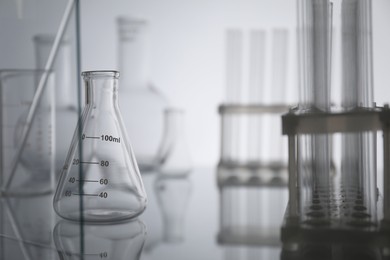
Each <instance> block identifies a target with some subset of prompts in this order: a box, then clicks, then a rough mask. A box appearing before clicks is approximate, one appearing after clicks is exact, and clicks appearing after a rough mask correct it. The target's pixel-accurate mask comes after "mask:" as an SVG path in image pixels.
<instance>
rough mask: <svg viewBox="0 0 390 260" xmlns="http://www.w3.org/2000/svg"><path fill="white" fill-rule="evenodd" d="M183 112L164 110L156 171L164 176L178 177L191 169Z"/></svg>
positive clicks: (174, 109)
mask: <svg viewBox="0 0 390 260" xmlns="http://www.w3.org/2000/svg"><path fill="white" fill-rule="evenodd" d="M184 115H185V114H184V111H183V110H181V109H176V108H170V109H166V110H165V113H164V116H165V119H164V122H165V123H164V139H163V140H162V143H161V145H160V148H159V153H158V158H159V161H158V171H159V172H160V173H161V174H164V175H171V176H180V175H186V174H188V173H189V172H190V171H191V169H192V164H191V158H190V154H189V149H188V146H187V140H186V135H185V127H184V126H185V125H184Z"/></svg>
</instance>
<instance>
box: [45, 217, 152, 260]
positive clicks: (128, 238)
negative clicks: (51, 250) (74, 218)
mask: <svg viewBox="0 0 390 260" xmlns="http://www.w3.org/2000/svg"><path fill="white" fill-rule="evenodd" d="M146 237H147V234H146V227H145V224H144V223H143V222H142V221H141V220H139V219H133V220H130V221H121V222H118V223H117V222H115V223H111V224H110V223H108V224H105V225H101V224H96V223H83V224H80V223H75V222H70V221H64V220H63V221H60V222H58V223H57V225H56V227H55V228H54V231H53V239H54V243H55V245H56V248H57V251H58V254H59V256H60V259H107V260H139V259H140V256H141V252H142V248H143V246H144V243H145V239H146Z"/></svg>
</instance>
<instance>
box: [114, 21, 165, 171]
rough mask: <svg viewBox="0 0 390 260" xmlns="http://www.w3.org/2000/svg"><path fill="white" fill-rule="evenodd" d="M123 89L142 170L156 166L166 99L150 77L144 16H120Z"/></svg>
mask: <svg viewBox="0 0 390 260" xmlns="http://www.w3.org/2000/svg"><path fill="white" fill-rule="evenodd" d="M117 22H118V35H119V55H118V58H119V67H120V71H121V74H122V78H123V80H122V86H123V87H122V88H121V90H120V94H121V100H122V101H123V102H122V109H123V111H126V113H125V114H124V117H123V119H124V122H125V125H126V127H127V129H128V131H129V132H128V135H129V137H130V139H131V142H132V145H133V148H134V153H135V155H136V157H137V160H138V165H139V167H140V170H141V172H144V171H150V170H152V169H153V168H154V163H155V162H156V156H157V152H158V148H159V144H160V142H161V139H162V137H163V112H164V109H165V108H166V107H167V101H166V99H165V98H164V97H163V96H162V95H161V94H160V92H159V91H158V90H157V89H156V88H154V87H153V85H151V84H150V82H149V78H148V76H149V75H148V68H149V67H148V55H149V49H148V44H149V28H148V27H149V26H148V22H147V21H146V20H143V19H138V18H133V17H121V18H118V20H117Z"/></svg>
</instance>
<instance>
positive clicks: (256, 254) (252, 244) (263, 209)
mask: <svg viewBox="0 0 390 260" xmlns="http://www.w3.org/2000/svg"><path fill="white" fill-rule="evenodd" d="M241 174H242V172H241V171H239V170H235V171H234V170H233V171H231V172H230V173H229V176H230V177H229V179H227V180H226V181H225V182H221V181H220V182H219V183H218V185H219V192H220V223H219V226H220V229H219V233H218V238H217V239H218V242H219V244H221V245H223V246H224V255H225V259H277V258H278V256H279V254H280V249H279V246H280V242H279V241H280V227H281V225H282V221H283V216H284V211H285V209H286V205H287V195H288V190H287V186H286V183H285V182H284V180H283V179H280V180H279V181H277V180H276V179H275V180H274V181H272V182H268V183H267V184H265V183H264V182H259V181H258V180H257V179H256V178H252V179H249V180H248V181H246V182H240V181H239V177H240V175H241Z"/></svg>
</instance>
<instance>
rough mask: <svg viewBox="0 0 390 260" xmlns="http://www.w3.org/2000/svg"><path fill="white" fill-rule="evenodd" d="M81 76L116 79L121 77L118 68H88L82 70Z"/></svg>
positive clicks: (85, 77)
mask: <svg viewBox="0 0 390 260" xmlns="http://www.w3.org/2000/svg"><path fill="white" fill-rule="evenodd" d="M81 76H82V77H83V78H84V79H88V78H90V77H113V78H115V79H118V78H119V71H117V70H88V71H83V72H81Z"/></svg>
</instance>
